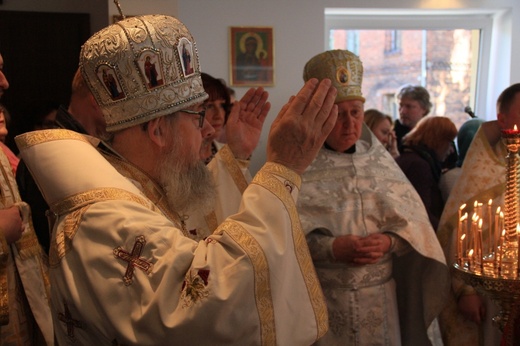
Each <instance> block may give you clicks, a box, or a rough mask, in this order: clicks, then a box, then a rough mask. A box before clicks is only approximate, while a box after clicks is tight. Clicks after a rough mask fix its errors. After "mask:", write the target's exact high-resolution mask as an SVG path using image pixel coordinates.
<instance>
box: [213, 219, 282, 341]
mask: <svg viewBox="0 0 520 346" xmlns="http://www.w3.org/2000/svg"><path fill="white" fill-rule="evenodd" d="M216 232H217V233H220V234H222V233H224V232H225V233H226V234H228V235H229V237H231V238H232V239H233V240H234V241H235V242H236V243H237V244H239V245H240V246H241V247H242V249H243V250H244V251H245V252H246V253H247V255H248V256H249V259H250V261H251V264H252V265H253V273H254V277H255V280H254V284H255V299H256V306H257V308H258V315H259V316H258V317H259V319H260V337H261V344H262V345H276V328H275V323H274V307H273V298H272V296H271V283H270V281H269V265H268V263H267V258H266V257H265V254H264V251H263V249H262V247H261V246H260V244H259V243H258V242H257V241H256V239H255V238H254V237H252V236H251V235H250V234H249V233H248V232H247V230H246V229H245V228H243V227H242V226H241V225H239V224H238V223H236V222H234V221H225V222H224V223H222V224H221V225H220V226H219V228H218V229H217V231H216Z"/></svg>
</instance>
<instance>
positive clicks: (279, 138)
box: [267, 78, 338, 174]
mask: <svg viewBox="0 0 520 346" xmlns="http://www.w3.org/2000/svg"><path fill="white" fill-rule="evenodd" d="M336 94H337V91H336V88H334V87H333V86H332V84H331V81H330V80H329V79H324V80H323V81H321V82H318V80H317V79H315V78H313V79H310V80H309V81H307V83H305V85H304V86H303V88H302V89H301V90H300V91H299V92H298V94H297V95H296V96H293V97H291V99H290V100H289V102H288V103H287V104H285V106H283V107H282V109H281V110H280V113H278V116H277V117H276V119H275V120H274V121H273V124H272V125H271V131H270V132H269V139H268V142H267V161H271V162H276V163H280V164H282V165H285V166H286V167H288V168H290V169H292V170H294V171H295V172H297V173H298V174H301V173H303V171H304V170H305V169H306V168H307V166H308V165H310V163H311V162H312V161H313V160H314V158H315V157H316V155H317V153H318V151H319V150H320V148H321V147H322V145H323V142H325V139H326V138H327V136H328V135H329V133H330V131H331V130H332V128H333V127H334V124H335V123H336V119H337V117H338V108H337V106H335V105H334V100H335V98H336Z"/></svg>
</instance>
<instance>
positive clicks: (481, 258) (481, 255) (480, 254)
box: [477, 219, 484, 274]
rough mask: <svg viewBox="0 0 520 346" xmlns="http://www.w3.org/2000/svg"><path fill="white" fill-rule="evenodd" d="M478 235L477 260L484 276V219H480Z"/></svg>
mask: <svg viewBox="0 0 520 346" xmlns="http://www.w3.org/2000/svg"><path fill="white" fill-rule="evenodd" d="M477 232H478V233H477V234H478V238H477V242H478V246H477V256H478V257H477V258H478V260H479V261H480V272H481V273H482V274H484V249H483V246H482V243H483V241H482V219H479V220H478V229H477Z"/></svg>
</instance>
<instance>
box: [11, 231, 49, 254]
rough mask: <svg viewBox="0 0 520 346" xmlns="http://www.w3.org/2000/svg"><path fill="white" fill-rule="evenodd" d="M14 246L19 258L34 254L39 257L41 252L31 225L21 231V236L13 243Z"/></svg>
mask: <svg viewBox="0 0 520 346" xmlns="http://www.w3.org/2000/svg"><path fill="white" fill-rule="evenodd" d="M15 246H16V249H17V250H18V255H19V256H20V259H21V260H26V259H29V258H31V257H35V256H38V257H41V256H42V253H43V251H42V248H41V246H40V243H39V242H38V237H37V236H36V233H34V230H33V229H32V225H31V227H30V228H29V229H26V230H25V231H24V232H23V235H22V238H20V239H19V240H18V241H17V242H16V243H15Z"/></svg>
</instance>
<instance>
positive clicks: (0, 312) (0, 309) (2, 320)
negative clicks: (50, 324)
mask: <svg viewBox="0 0 520 346" xmlns="http://www.w3.org/2000/svg"><path fill="white" fill-rule="evenodd" d="M0 233H1V234H2V235H0V243H1V246H2V253H1V254H0V325H2V326H5V325H7V324H9V295H8V289H9V288H8V285H7V284H8V283H7V265H8V260H9V256H10V251H9V245H7V242H6V240H5V237H4V236H3V234H4V233H3V232H1V230H0Z"/></svg>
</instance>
